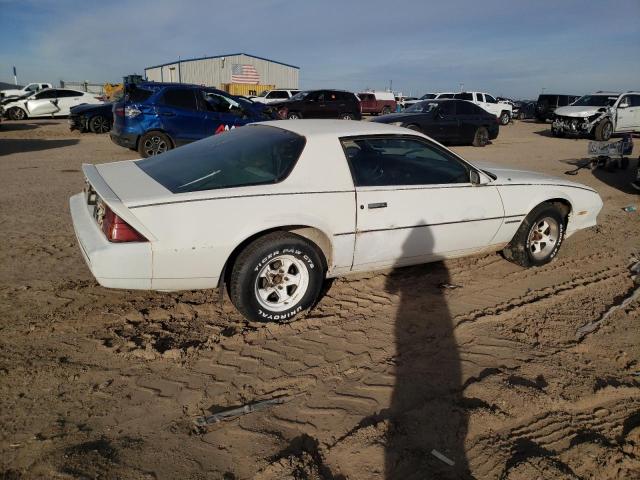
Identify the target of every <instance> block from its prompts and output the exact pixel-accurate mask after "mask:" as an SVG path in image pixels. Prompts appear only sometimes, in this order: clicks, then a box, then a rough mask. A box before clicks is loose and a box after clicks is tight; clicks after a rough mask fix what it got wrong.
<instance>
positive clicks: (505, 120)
mask: <svg viewBox="0 0 640 480" xmlns="http://www.w3.org/2000/svg"><path fill="white" fill-rule="evenodd" d="M510 121H511V115H509V112H507V111H506V110H504V111H503V112H501V113H500V125H508V124H509V122H510Z"/></svg>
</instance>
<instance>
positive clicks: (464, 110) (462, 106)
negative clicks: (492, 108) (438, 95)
mask: <svg viewBox="0 0 640 480" xmlns="http://www.w3.org/2000/svg"><path fill="white" fill-rule="evenodd" d="M457 111H458V114H459V115H478V114H481V113H482V112H483V111H484V110H482V109H481V108H480V107H478V106H477V105H475V104H473V103H470V102H460V103H458V105H457Z"/></svg>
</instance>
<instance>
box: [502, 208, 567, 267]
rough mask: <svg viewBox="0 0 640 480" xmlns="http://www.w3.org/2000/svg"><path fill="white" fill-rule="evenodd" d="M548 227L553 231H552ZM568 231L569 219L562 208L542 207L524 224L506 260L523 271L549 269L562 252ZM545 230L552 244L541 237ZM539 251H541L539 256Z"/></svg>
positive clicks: (507, 248) (517, 233)
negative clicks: (524, 268) (566, 230)
mask: <svg viewBox="0 0 640 480" xmlns="http://www.w3.org/2000/svg"><path fill="white" fill-rule="evenodd" d="M553 223H555V229H554V226H553ZM545 224H546V225H547V226H548V227H549V228H548V230H547V227H545ZM565 228H566V219H565V216H564V213H563V212H562V211H561V210H560V209H559V208H558V207H556V206H555V205H553V204H551V203H543V204H540V205H538V206H537V207H536V208H534V209H533V210H532V211H531V212H529V215H527V216H526V218H525V219H524V220H523V221H522V224H520V228H518V231H517V232H516V234H515V235H514V237H513V239H512V240H511V242H509V245H507V247H505V249H504V250H503V253H504V256H505V258H506V259H507V260H509V261H511V262H513V263H516V264H518V265H520V266H522V267H539V266H542V265H545V264H547V263H549V262H550V261H552V260H553V259H554V258H555V256H556V255H557V253H558V250H560V247H561V246H562V242H563V240H564V235H565ZM534 229H536V230H537V231H534ZM541 230H542V231H544V233H543V235H544V236H548V237H549V240H550V241H546V242H545V241H544V240H545V238H544V237H543V236H542V235H540V234H541ZM554 237H555V238H554ZM537 248H539V249H541V250H539V251H538V252H536V249H537Z"/></svg>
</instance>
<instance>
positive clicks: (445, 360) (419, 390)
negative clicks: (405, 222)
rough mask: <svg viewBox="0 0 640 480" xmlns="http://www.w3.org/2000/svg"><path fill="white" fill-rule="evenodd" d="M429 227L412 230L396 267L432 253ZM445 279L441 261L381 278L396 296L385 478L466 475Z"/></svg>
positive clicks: (463, 430)
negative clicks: (424, 253)
mask: <svg viewBox="0 0 640 480" xmlns="http://www.w3.org/2000/svg"><path fill="white" fill-rule="evenodd" d="M431 228H432V227H419V228H414V229H412V233H411V234H410V235H409V236H408V238H407V239H406V241H405V243H404V245H403V256H404V257H405V259H404V260H402V261H400V262H399V263H398V266H401V265H402V264H406V263H409V261H408V260H407V257H409V258H410V257H411V255H414V254H415V253H416V252H420V251H422V252H424V251H433V246H434V245H433V243H434V242H433V236H432V235H431V232H430V229H431ZM436 228H437V227H436ZM423 259H424V258H423ZM416 260H418V259H417V258H416ZM420 260H422V259H420ZM448 283H449V273H448V270H447V267H446V265H445V264H444V263H443V262H435V263H429V264H423V265H418V266H412V267H406V268H402V269H401V270H394V271H393V272H391V273H390V274H389V276H388V277H387V281H386V285H385V288H386V290H387V291H388V292H389V293H393V294H396V295H399V296H400V300H399V307H398V310H397V313H396V318H395V327H394V330H395V331H394V334H395V344H396V357H395V385H394V390H393V393H392V398H391V405H390V409H389V414H390V426H391V428H390V431H389V434H388V437H387V443H386V447H385V478H386V479H387V480H395V479H403V480H409V479H424V478H434V479H436V478H437V479H468V478H473V477H472V476H471V474H470V473H469V467H468V463H467V459H466V455H465V450H464V440H465V437H466V433H467V414H466V412H465V409H464V408H463V406H462V379H461V364H460V356H459V353H458V346H457V343H456V339H455V336H454V328H453V319H452V318H451V314H450V313H449V308H448V306H447V302H446V300H445V295H446V293H445V291H446V288H445V289H443V288H442V285H443V284H448ZM438 454H440V456H444V457H445V458H444V459H443V458H442V457H441V458H438V457H439V455H438ZM451 463H453V465H451Z"/></svg>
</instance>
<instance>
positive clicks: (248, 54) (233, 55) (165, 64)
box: [145, 53, 300, 70]
mask: <svg viewBox="0 0 640 480" xmlns="http://www.w3.org/2000/svg"><path fill="white" fill-rule="evenodd" d="M238 55H245V56H247V57H252V58H257V59H259V60H265V61H267V62H271V63H277V64H279V65H284V66H285V67H291V68H296V69H298V70H300V67H297V66H295V65H289V64H288V63H283V62H278V61H276V60H271V59H270V58H264V57H258V56H257V55H251V54H250V53H228V54H226V55H212V56H209V57H197V58H185V59H182V58H181V59H180V60H176V61H174V62H167V63H163V64H161V65H154V66H153V67H146V68H145V70H149V69H151V68H160V67H166V66H167V65H173V64H175V63H178V62H180V63H184V62H195V61H197V60H208V59H211V58H223V57H235V56H238Z"/></svg>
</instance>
